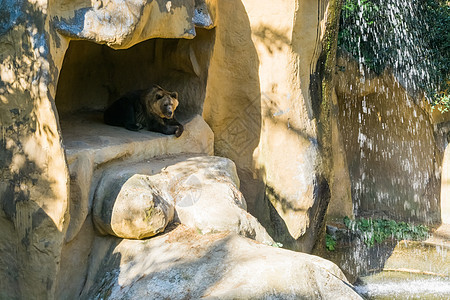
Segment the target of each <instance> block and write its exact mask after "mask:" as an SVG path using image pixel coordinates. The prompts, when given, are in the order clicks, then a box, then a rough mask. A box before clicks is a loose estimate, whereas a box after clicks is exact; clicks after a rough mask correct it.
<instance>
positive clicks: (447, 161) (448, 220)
mask: <svg viewBox="0 0 450 300" xmlns="http://www.w3.org/2000/svg"><path fill="white" fill-rule="evenodd" d="M441 170H442V175H441V176H442V177H441V218H442V223H444V224H450V146H449V145H447V147H446V148H445V152H444V159H443V160H442V169H441Z"/></svg>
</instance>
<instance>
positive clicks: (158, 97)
mask: <svg viewBox="0 0 450 300" xmlns="http://www.w3.org/2000/svg"><path fill="white" fill-rule="evenodd" d="M163 97H164V96H163V95H161V94H156V99H158V100H159V99H162V98H163Z"/></svg>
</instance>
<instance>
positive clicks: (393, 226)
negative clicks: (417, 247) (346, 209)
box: [344, 217, 429, 247]
mask: <svg viewBox="0 0 450 300" xmlns="http://www.w3.org/2000/svg"><path fill="white" fill-rule="evenodd" d="M344 224H345V226H346V227H347V229H349V230H351V231H353V232H355V233H357V234H359V235H360V236H361V237H362V240H363V241H364V243H365V244H366V245H367V246H369V247H372V246H374V245H375V244H376V243H378V244H379V243H382V242H383V241H385V240H387V239H395V240H413V241H417V240H419V241H420V240H425V239H426V238H428V235H429V229H428V227H426V226H424V225H412V224H409V223H406V222H396V221H394V220H387V219H365V218H359V219H356V220H350V218H348V217H345V218H344Z"/></svg>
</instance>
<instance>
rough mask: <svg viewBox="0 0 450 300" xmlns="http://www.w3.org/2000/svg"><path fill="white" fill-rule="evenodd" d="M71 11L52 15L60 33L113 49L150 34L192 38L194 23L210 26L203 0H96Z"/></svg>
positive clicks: (146, 37)
mask: <svg viewBox="0 0 450 300" xmlns="http://www.w3.org/2000/svg"><path fill="white" fill-rule="evenodd" d="M73 11H74V15H73V16H55V17H54V19H53V24H54V26H55V28H56V30H57V31H58V32H59V33H61V34H62V35H64V36H67V37H69V38H71V39H83V40H89V41H93V42H96V43H99V44H107V45H108V46H109V47H111V48H114V49H124V48H129V47H131V46H133V45H134V44H137V43H139V42H141V41H144V40H147V39H151V38H187V39H192V38H194V37H195V35H196V32H195V27H199V28H207V29H210V28H212V27H213V22H212V20H211V17H210V15H209V12H208V9H207V7H206V4H205V2H204V1H202V0H195V1H194V0H190V1H181V0H175V1H163V0H154V1H148V0H132V1H124V0H112V1H101V0H97V1H93V5H92V6H89V7H78V8H75V9H74V10H73ZM118 25H119V26H118Z"/></svg>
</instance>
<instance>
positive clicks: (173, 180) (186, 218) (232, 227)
mask: <svg viewBox="0 0 450 300" xmlns="http://www.w3.org/2000/svg"><path fill="white" fill-rule="evenodd" d="M162 174H163V175H166V176H167V177H168V178H169V180H170V181H169V182H170V186H169V189H170V193H171V194H172V196H173V198H174V201H175V207H176V212H177V216H178V219H179V220H180V222H181V223H182V224H185V225H187V226H189V227H191V228H196V229H197V230H199V231H200V232H202V233H211V232H218V231H231V232H235V233H237V234H240V235H242V236H246V237H249V238H252V239H254V240H257V241H259V242H262V243H266V244H269V245H272V244H273V240H272V238H271V237H270V236H269V235H268V233H267V231H266V230H265V229H264V227H262V225H261V224H260V223H259V222H258V220H257V219H256V218H255V217H253V216H252V215H250V214H249V213H247V211H246V210H247V204H246V202H245V199H244V197H243V195H242V193H241V192H240V191H239V178H238V176H237V173H236V166H235V164H234V163H233V162H232V161H231V160H229V159H227V158H222V157H214V156H202V157H194V158H190V159H188V160H186V161H184V162H180V163H177V164H175V165H172V166H170V167H168V168H166V169H165V170H163V172H162Z"/></svg>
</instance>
